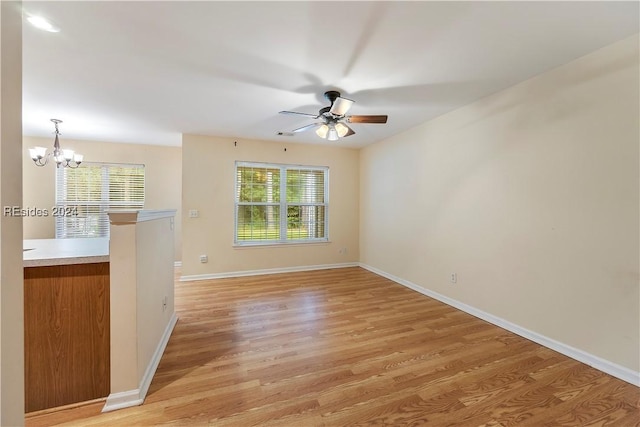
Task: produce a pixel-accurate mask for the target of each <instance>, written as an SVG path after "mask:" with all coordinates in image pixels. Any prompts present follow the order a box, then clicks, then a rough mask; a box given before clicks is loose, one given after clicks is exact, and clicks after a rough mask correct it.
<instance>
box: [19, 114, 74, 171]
mask: <svg viewBox="0 0 640 427" xmlns="http://www.w3.org/2000/svg"><path fill="white" fill-rule="evenodd" d="M51 121H52V122H53V124H54V125H55V127H56V130H55V132H54V133H55V134H56V139H55V140H54V141H53V152H49V153H48V152H47V149H46V148H45V147H35V148H29V155H30V156H31V159H32V160H33V162H34V163H35V164H36V166H44V165H46V164H47V163H48V162H49V159H50V158H51V157H53V159H54V160H55V162H56V167H58V168H59V167H60V165H62V167H64V168H77V167H78V166H80V163H82V159H83V156H82V154H78V153H74V152H73V150H63V149H61V148H60V140H59V139H58V135H60V131H59V130H58V124H60V123H62V120H58V119H51Z"/></svg>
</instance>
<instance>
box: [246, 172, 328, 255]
mask: <svg viewBox="0 0 640 427" xmlns="http://www.w3.org/2000/svg"><path fill="white" fill-rule="evenodd" d="M239 167H250V168H263V169H279V170H280V188H279V190H280V201H279V202H272V203H268V202H253V203H250V202H240V201H239V199H238V196H239V194H240V189H239V188H238V185H239V182H238V168H239ZM287 170H304V171H307V170H308V171H320V172H323V174H324V178H323V179H324V183H323V184H324V185H323V187H324V188H323V194H324V202H322V203H289V202H288V201H287ZM234 172H235V174H234V195H233V199H234V204H233V205H234V219H233V222H234V227H233V245H234V246H236V247H251V246H281V245H300V244H302V245H308V244H317V243H328V242H329V167H328V166H309V165H299V164H285V163H266V162H247V161H236V162H235V167H234ZM251 205H254V206H255V205H258V206H259V205H264V206H268V205H274V206H278V207H279V209H280V220H279V225H280V236H279V238H278V239H263V240H239V239H238V225H239V224H238V209H239V207H240V206H251ZM305 205H306V206H322V207H324V224H323V226H324V230H323V234H324V237H317V238H304V239H289V238H288V237H287V234H288V233H287V230H288V228H287V226H288V217H287V212H288V208H289V206H305Z"/></svg>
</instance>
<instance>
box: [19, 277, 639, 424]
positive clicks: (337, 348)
mask: <svg viewBox="0 0 640 427" xmlns="http://www.w3.org/2000/svg"><path fill="white" fill-rule="evenodd" d="M176 311H177V314H178V317H179V321H178V323H177V325H176V327H175V329H174V332H173V334H172V336H171V339H170V340H169V343H168V345H167V348H166V350H165V353H164V356H163V358H162V360H161V362H160V365H159V366H158V370H157V372H156V375H155V376H154V379H153V382H152V384H151V386H150V388H149V393H148V396H147V399H146V401H145V403H144V404H143V405H141V406H138V407H134V408H127V409H122V410H119V411H114V412H110V413H105V414H102V413H100V409H101V405H99V404H92V405H87V406H84V407H80V408H74V409H67V410H61V411H58V412H52V413H47V414H38V415H34V416H30V417H28V418H27V423H26V424H27V426H48V425H82V426H132V425H175V426H185V425H196V426H201V425H202V426H205V425H211V426H216V427H217V426H242V427H244V426H251V425H259V426H272V425H273V426H292V427H301V426H302V427H306V426H324V427H329V426H346V425H349V426H352V425H353V426H355V425H393V426H436V427H441V426H487V427H500V426H502V427H506V426H512V425H530V426H544V425H549V426H557V425H569V426H572V425H573V426H579V425H589V424H591V425H614V426H623V427H626V426H630V425H636V424H637V420H638V419H639V417H640V406H639V405H638V402H640V389H638V388H637V387H634V386H632V385H630V384H627V383H624V382H622V381H620V380H618V379H616V378H613V377H611V376H609V375H607V374H604V373H602V372H600V371H597V370H595V369H593V368H591V367H589V366H586V365H584V364H581V363H579V362H577V361H575V360H572V359H570V358H568V357H565V356H563V355H560V354H558V353H556V352H554V351H552V350H549V349H547V348H544V347H541V346H539V345H537V344H535V343H533V342H531V341H528V340H526V339H524V338H522V337H519V336H517V335H514V334H512V333H510V332H508V331H505V330H503V329H500V328H498V327H496V326H493V325H491V324H489V323H487V322H484V321H482V320H480V319H477V318H475V317H473V316H470V315H468V314H466V313H463V312H461V311H459V310H456V309H454V308H452V307H449V306H447V305H445V304H442V303H440V302H438V301H435V300H433V299H431V298H428V297H426V296H423V295H421V294H418V293H416V292H414V291H412V290H409V289H407V288H404V287H402V286H400V285H398V284H396V283H394V282H391V281H389V280H387V279H385V278H383V277H380V276H377V275H375V274H373V273H371V272H369V271H366V270H363V269H361V268H357V267H354V268H344V269H335V270H321V271H311V272H304V273H290V274H276V275H269V276H252V277H239V278H230V279H217V280H208V281H199V282H179V281H177V282H176Z"/></svg>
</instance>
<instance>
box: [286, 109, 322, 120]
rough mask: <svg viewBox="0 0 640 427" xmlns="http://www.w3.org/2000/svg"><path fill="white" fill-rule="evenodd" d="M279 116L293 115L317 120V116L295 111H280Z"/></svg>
mask: <svg viewBox="0 0 640 427" xmlns="http://www.w3.org/2000/svg"><path fill="white" fill-rule="evenodd" d="M280 114H295V115H298V116H305V117H313V118H314V119H317V118H318V115H317V114H309V113H299V112H297V111H280Z"/></svg>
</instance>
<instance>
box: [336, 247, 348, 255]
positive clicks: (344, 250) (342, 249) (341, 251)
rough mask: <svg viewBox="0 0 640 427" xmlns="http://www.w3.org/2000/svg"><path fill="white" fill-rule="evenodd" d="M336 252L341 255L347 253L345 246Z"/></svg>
mask: <svg viewBox="0 0 640 427" xmlns="http://www.w3.org/2000/svg"><path fill="white" fill-rule="evenodd" d="M338 253H340V254H342V255H346V254H347V248H340V250H339V251H338Z"/></svg>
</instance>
